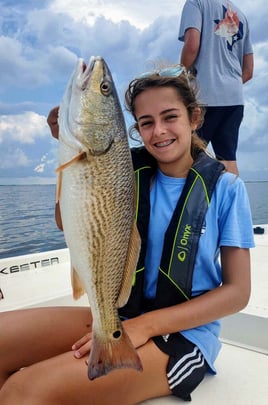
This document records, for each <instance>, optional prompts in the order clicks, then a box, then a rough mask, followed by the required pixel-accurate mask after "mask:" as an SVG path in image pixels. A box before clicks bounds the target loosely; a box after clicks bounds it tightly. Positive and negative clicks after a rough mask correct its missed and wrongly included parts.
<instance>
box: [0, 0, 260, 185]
mask: <svg viewBox="0 0 268 405" xmlns="http://www.w3.org/2000/svg"><path fill="white" fill-rule="evenodd" d="M236 1H237V4H239V3H241V2H238V0H236ZM184 2H185V1H184V0H177V1H175V0H165V1H160V0H159V1H156V0H136V1H134V0H125V1H123V0H76V1H73V0H0V185H1V184H2V185H3V184H33V183H44V184H46V183H54V182H55V179H56V175H55V168H56V167H57V141H56V140H54V139H53V138H52V136H51V135H50V131H49V128H48V126H47V123H46V118H47V115H48V112H49V111H50V109H51V108H52V107H54V106H56V105H58V104H60V101H61V99H62V96H63V93H64V90H65V86H66V84H67V82H68V79H69V77H70V75H71V73H72V71H73V69H74V67H75V65H76V61H77V58H83V59H84V60H85V61H86V62H88V60H89V58H90V56H91V55H95V56H96V55H99V56H103V57H104V59H105V60H106V62H107V63H108V65H109V67H110V70H111V72H112V74H113V78H114V81H115V84H116V87H117V90H118V93H119V95H120V97H121V99H122V100H123V94H124V91H125V90H126V87H127V84H128V82H129V81H130V80H131V79H132V78H134V77H135V76H136V75H137V74H140V73H141V72H143V71H144V70H148V68H149V69H150V68H151V67H152V65H153V63H154V62H157V61H161V60H166V61H168V62H170V63H178V62H179V59H180V52H181V48H182V43H181V42H180V41H178V39H177V38H178V30H179V23H180V17H181V11H182V8H183V5H184ZM242 6H243V11H244V13H245V14H246V15H247V17H248V20H249V24H250V28H251V38H252V43H253V49H254V61H255V62H254V63H255V67H254V77H253V79H252V80H251V81H250V82H248V83H247V84H245V86H244V95H245V112H244V120H243V123H242V126H241V129H240V135H239V146H238V154H237V160H238V166H239V170H240V175H241V177H242V179H243V180H245V181H250V180H252V181H255V180H268V158H267V156H268V136H267V131H268V29H267V21H268V7H267V0H254V1H253V0H244V1H243V2H242ZM130 123H131V119H130V117H129V116H127V115H126V124H127V126H129V125H130Z"/></svg>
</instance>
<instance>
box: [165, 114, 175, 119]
mask: <svg viewBox="0 0 268 405" xmlns="http://www.w3.org/2000/svg"><path fill="white" fill-rule="evenodd" d="M176 118H177V115H175V114H172V115H167V116H166V120H167V121H169V120H173V119H176Z"/></svg>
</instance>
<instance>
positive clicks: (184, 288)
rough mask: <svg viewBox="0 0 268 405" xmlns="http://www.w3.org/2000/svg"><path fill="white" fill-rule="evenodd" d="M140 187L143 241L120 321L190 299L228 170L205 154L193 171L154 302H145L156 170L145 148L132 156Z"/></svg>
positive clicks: (174, 222)
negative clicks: (211, 209)
mask: <svg viewBox="0 0 268 405" xmlns="http://www.w3.org/2000/svg"><path fill="white" fill-rule="evenodd" d="M132 159H133V165H134V170H135V175H136V183H137V209H136V210H137V211H136V220H137V226H138V230H139V233H140V236H141V252H140V257H139V261H138V265H137V269H136V272H135V276H134V279H133V286H132V290H131V294H130V298H129V300H128V302H127V304H126V305H125V306H124V307H123V308H120V309H119V314H120V316H121V317H123V318H124V317H128V318H131V317H134V316H137V315H139V314H141V313H142V312H145V311H149V310H153V309H157V308H163V307H167V306H171V305H175V304H179V303H181V302H184V301H186V300H189V299H191V295H192V294H191V293H192V277H193V270H194V264H195V257H196V253H197V249H198V242H199V238H200V234H201V231H202V226H203V222H204V217H205V214H206V211H207V208H208V206H209V203H210V199H211V195H212V193H213V190H214V187H215V185H216V183H217V180H218V178H219V176H220V174H221V173H222V171H223V169H224V166H223V164H221V163H220V162H218V161H217V160H215V159H213V158H211V157H209V156H208V155H207V154H206V153H205V152H203V151H201V152H200V153H199V154H198V157H197V159H196V160H195V162H194V163H193V165H192V167H191V168H190V170H189V173H188V176H187V178H186V182H185V185H184V188H183V190H182V193H181V196H180V198H179V200H178V203H177V205H176V208H175V210H174V213H173V215H172V218H171V221H170V224H169V226H168V228H167V231H166V233H165V238H164V247H163V252H162V257H161V262H160V267H159V272H158V281H157V289H156V296H155V298H154V299H153V300H146V299H145V297H144V271H145V266H144V263H145V255H146V249H147V237H148V226H149V218H150V188H151V182H152V178H153V176H154V174H155V172H156V170H157V164H156V161H155V159H154V158H153V157H152V156H151V155H150V154H149V153H148V152H147V151H146V149H144V148H135V149H133V150H132Z"/></svg>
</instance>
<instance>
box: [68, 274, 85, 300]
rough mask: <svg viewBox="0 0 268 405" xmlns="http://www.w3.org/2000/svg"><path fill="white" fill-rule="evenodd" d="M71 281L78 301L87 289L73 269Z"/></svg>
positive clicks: (74, 295)
mask: <svg viewBox="0 0 268 405" xmlns="http://www.w3.org/2000/svg"><path fill="white" fill-rule="evenodd" d="M71 281H72V287H73V297H74V299H75V300H78V299H79V298H80V297H82V295H84V294H85V289H84V285H83V283H82V281H81V280H80V278H79V276H78V274H77V272H76V270H75V269H74V268H72V271H71Z"/></svg>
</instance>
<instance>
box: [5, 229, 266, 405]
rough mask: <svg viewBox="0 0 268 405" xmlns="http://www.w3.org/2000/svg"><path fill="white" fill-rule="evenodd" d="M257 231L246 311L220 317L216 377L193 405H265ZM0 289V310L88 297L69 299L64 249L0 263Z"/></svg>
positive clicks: (262, 279)
mask: <svg viewBox="0 0 268 405" xmlns="http://www.w3.org/2000/svg"><path fill="white" fill-rule="evenodd" d="M257 228H258V229H256V234H255V235H254V237H255V243H256V247H255V248H254V249H252V250H251V261H252V263H251V268H252V270H251V271H252V293H251V297H250V300H249V303H248V305H247V307H246V308H245V309H243V310H242V311H240V312H239V313H237V314H234V315H231V316H227V317H225V318H223V319H222V331H221V341H222V349H221V352H220V354H219V357H218V359H217V361H216V368H217V370H218V374H217V375H216V376H211V375H207V376H206V377H205V380H204V381H203V382H202V383H201V384H200V385H199V386H198V387H197V389H196V390H195V391H194V392H193V393H192V400H193V403H196V404H198V405H203V404H208V403H211V404H217V405H221V404H226V403H227V404H228V405H266V404H268V382H267V376H268V224H264V225H260V226H258V227H257ZM0 291H1V292H2V297H3V298H2V299H0V312H3V311H10V310H15V309H22V308H31V307H41V306H42V307H44V306H55V305H56V306H65V305H88V300H87V296H83V297H81V298H80V299H79V300H77V301H74V300H73V298H72V289H71V282H70V256H69V250H68V249H59V250H53V251H48V252H42V253H34V254H29V255H23V256H15V257H12V258H4V259H0ZM0 297H1V295H0ZM179 402H183V401H180V400H178V398H175V397H173V396H168V397H162V398H155V399H150V400H147V401H144V402H142V405H169V404H175V403H179Z"/></svg>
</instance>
